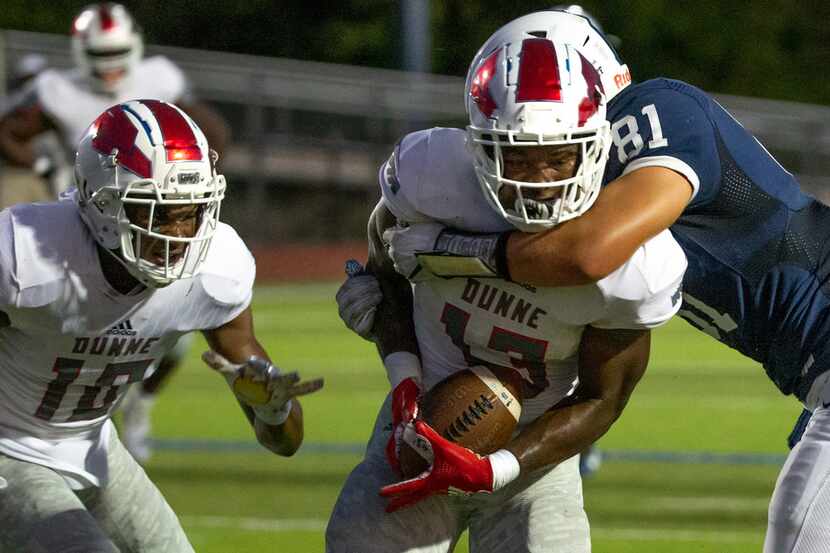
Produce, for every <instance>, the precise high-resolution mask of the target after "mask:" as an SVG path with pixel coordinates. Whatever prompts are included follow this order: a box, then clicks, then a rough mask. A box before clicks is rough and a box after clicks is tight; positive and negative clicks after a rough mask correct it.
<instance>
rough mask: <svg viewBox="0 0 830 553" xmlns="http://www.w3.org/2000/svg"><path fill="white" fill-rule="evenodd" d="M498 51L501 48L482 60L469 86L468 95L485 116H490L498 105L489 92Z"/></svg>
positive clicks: (499, 50)
mask: <svg viewBox="0 0 830 553" xmlns="http://www.w3.org/2000/svg"><path fill="white" fill-rule="evenodd" d="M499 52H501V48H499V49H498V50H496V51H495V52H493V53H492V54H490V55H489V56H487V59H485V60H484V62H483V63H482V64H481V67H479V68H478V71H476V76H475V78H474V79H473V83H472V86H471V87H470V96H471V97H472V99H473V102H475V103H476V105H477V106H478V109H479V111H481V113H482V114H484V116H485V117H490V116H491V115H492V114H493V112H494V111H495V110H496V108H497V107H498V105H496V101H495V100H494V99H493V96H492V94H490V80H491V79H492V78H493V76H494V75H495V73H496V62H497V60H498V57H499Z"/></svg>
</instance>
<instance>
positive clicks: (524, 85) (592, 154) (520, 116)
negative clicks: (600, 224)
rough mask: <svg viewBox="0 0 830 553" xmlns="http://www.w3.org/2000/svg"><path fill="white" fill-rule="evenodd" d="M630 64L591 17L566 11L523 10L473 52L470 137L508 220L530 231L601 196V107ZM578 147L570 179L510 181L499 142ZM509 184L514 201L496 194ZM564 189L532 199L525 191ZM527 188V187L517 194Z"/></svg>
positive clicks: (605, 143) (606, 137)
mask: <svg viewBox="0 0 830 553" xmlns="http://www.w3.org/2000/svg"><path fill="white" fill-rule="evenodd" d="M630 82H631V76H630V73H629V71H628V67H627V66H626V65H624V64H623V63H622V62H621V61H620V60H619V58H618V57H617V54H616V52H615V51H614V49H613V48H612V47H611V46H610V45H609V44H608V42H607V41H606V40H605V38H604V36H603V35H602V34H601V33H599V32H598V31H597V30H596V29H595V28H594V27H593V26H592V25H591V24H590V23H589V21H588V20H587V19H585V18H584V17H582V16H579V15H575V14H571V13H567V12H564V11H543V12H537V13H532V14H529V15H526V16H523V17H520V18H518V19H516V20H514V21H512V22H510V23H508V24H507V25H505V26H504V27H502V28H501V29H499V30H498V31H496V32H495V33H494V34H493V35H492V36H491V37H490V38H489V39H488V40H487V42H485V43H484V46H482V47H481V49H480V50H479V51H478V53H477V54H476V56H475V58H474V59H473V63H472V65H471V66H470V70H469V72H468V73H467V82H466V89H465V90H466V106H467V115H468V116H469V120H470V124H469V125H468V127H467V140H468V146H469V147H470V149H471V151H472V153H473V157H474V166H475V171H476V174H477V176H478V180H479V183H480V184H481V187H482V190H483V191H484V193H485V195H486V197H487V198H488V200H489V201H490V203H491V204H492V205H493V207H494V208H495V209H496V211H498V212H499V213H500V214H501V215H502V216H503V217H504V218H505V219H507V221H509V222H510V223H511V224H513V225H514V226H516V227H517V228H519V229H522V230H525V231H529V232H535V231H540V230H544V229H546V228H549V227H552V226H554V225H556V224H559V223H561V222H563V221H566V220H568V219H572V218H574V217H578V216H579V215H581V214H583V213H584V212H585V211H586V210H587V209H588V208H589V207H591V205H592V204H593V203H594V200H595V199H596V197H597V194H598V193H599V189H600V186H601V184H602V177H603V173H604V171H605V164H606V161H607V158H608V150H609V149H610V146H611V133H610V124H609V122H608V121H607V120H606V105H607V102H608V101H609V100H610V99H611V98H613V97H614V96H615V95H616V94H617V93H618V92H619V91H620V90H622V89H623V88H625V87H626V86H628V84H630ZM564 145H577V146H578V152H579V153H578V158H577V168H576V173H575V175H574V176H573V177H570V178H566V179H561V180H554V181H547V182H525V181H517V180H510V179H508V178H505V176H504V174H503V167H504V163H503V153H504V152H503V149H504V148H505V147H527V146H564ZM504 186H511V187H514V189H515V190H514V191H513V192H514V193H513V194H512V195H506V196H508V197H512V198H515V201H513V202H512V205H504V204H505V202H503V201H502V200H501V199H500V198H499V191H500V190H501V188H502V187H504ZM551 187H556V188H559V189H560V190H561V192H559V193H557V194H556V195H555V196H554V197H555V199H552V200H549V201H536V200H534V199H531V198H530V197H528V196H532V194H527V193H526V192H527V191H528V190H529V189H539V188H551ZM523 191H524V192H525V194H523Z"/></svg>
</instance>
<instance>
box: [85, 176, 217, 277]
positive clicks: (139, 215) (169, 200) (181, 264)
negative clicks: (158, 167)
mask: <svg viewBox="0 0 830 553" xmlns="http://www.w3.org/2000/svg"><path fill="white" fill-rule="evenodd" d="M113 169H114V172H115V173H116V176H115V179H116V182H118V181H117V179H118V176H117V173H118V172H119V171H123V169H121V168H120V167H119V166H118V165H117V164H115V163H113ZM176 169H177V168H176V167H174V168H173V170H171V172H170V174H168V177H167V179H166V180H169V181H170V182H181V181H182V180H183V179H194V178H195V179H198V178H199V173H198V172H188V171H186V170H184V171H176ZM177 173H178V174H177ZM225 187H226V184H225V177H224V176H222V175H214V176H213V178H212V179H210V181H209V182H206V183H201V184H200V185H197V186H188V187H187V190H186V191H184V192H183V191H173V192H170V191H164V190H163V189H162V187H160V186H159V185H158V183H156V181H155V180H153V179H138V180H133V181H132V182H130V183H129V184H128V185H127V186H126V187H125V188H124V189H123V190H119V189H118V187H115V186H113V187H103V188H100V189H98V190H97V191H95V192H94V193H93V194H92V195H91V196H90V203H91V204H92V205H95V206H96V208H95V209H97V210H101V208H104V209H103V210H102V211H103V213H102V215H104V214H105V213H106V212H109V215H108V216H106V215H105V216H106V218H107V219H109V220H110V222H111V224H112V225H113V227H114V229H115V231H116V234H117V238H116V240H115V241H114V243H111V244H102V245H104V246H105V249H107V250H108V251H109V252H110V253H111V254H113V255H114V256H115V257H116V258H117V259H118V260H119V262H121V264H122V265H124V267H125V268H126V269H127V270H128V271H129V273H130V274H131V275H132V276H133V277H134V278H136V279H137V280H138V281H139V282H141V283H142V284H144V285H145V286H150V287H152V288H160V287H164V286H167V285H168V284H170V283H172V282H173V281H174V280H178V279H182V278H189V277H192V276H193V275H194V274H195V273H196V270H197V269H198V267H199V265H200V264H201V263H202V261H204V260H205V257H206V256H207V253H208V249H209V247H210V242H211V239H212V238H213V234H214V233H215V232H216V228H217V226H218V223H219V212H220V206H221V203H222V199H223V198H224V196H225ZM81 197H83V192H81ZM188 207H192V208H194V211H192V212H191V213H190V214H189V215H188V212H189V210H187V208H188ZM168 211H173V212H174V213H176V214H178V215H180V216H182V215H184V216H185V218H187V219H189V218H191V217H192V218H194V221H193V223H191V224H189V225H188V224H185V222H183V221H181V220H179V221H171V220H170V218H169V217H167V216H166V213H167V212H168ZM168 227H169V228H174V227H177V228H178V230H179V232H176V233H175V234H170V233H167V232H165V230H166V229H167V228H168ZM187 227H189V230H190V231H189V232H188V230H185V229H186V228H187ZM183 230H184V232H182V231H183ZM147 257H151V259H147Z"/></svg>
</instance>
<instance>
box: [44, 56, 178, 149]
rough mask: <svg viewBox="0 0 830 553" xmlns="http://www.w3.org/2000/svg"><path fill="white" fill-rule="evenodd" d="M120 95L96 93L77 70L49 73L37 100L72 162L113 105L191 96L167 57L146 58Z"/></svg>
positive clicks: (45, 72)
mask: <svg viewBox="0 0 830 553" xmlns="http://www.w3.org/2000/svg"><path fill="white" fill-rule="evenodd" d="M125 80H126V81H125V82H124V83H123V85H122V86H121V88H120V89H119V91H118V93H117V94H103V93H100V92H96V91H94V90H93V89H92V88H91V87H90V85H89V80H88V79H87V78H86V77H85V76H84V75H83V74H81V73H80V72H79V71H77V70H74V69H69V70H56V69H47V70H46V71H43V72H42V73H40V74H39V75H38V76H37V77H36V78H35V80H34V83H33V92H34V95H35V97H34V100H35V101H36V102H37V104H38V105H39V106H40V108H41V109H42V110H43V112H44V113H45V114H46V116H47V117H48V118H49V119H50V120H51V121H53V122H54V123H55V125H57V127H58V130H59V132H60V134H61V137H62V139H63V142H64V148H65V149H66V152H67V154H68V156H69V158H68V159H71V158H73V157H74V155H75V150H76V149H77V147H78V142H79V141H80V140H81V137H82V136H83V135H84V131H86V129H87V127H89V125H90V124H91V123H92V122H93V121H94V120H95V118H96V117H98V116H99V115H101V114H102V113H103V112H104V111H106V110H107V108H109V107H110V106H112V105H115V104H120V103H123V102H126V101H127V100H135V99H153V100H161V101H164V102H171V103H176V102H178V101H180V100H182V99H184V98H186V95H187V94H188V85H187V79H186V78H185V76H184V74H183V73H182V71H181V70H180V69H179V68H178V67H176V65H174V64H173V62H171V61H170V60H169V59H167V58H165V57H163V56H154V57H150V58H144V59H142V60H141V61H140V62H139V63H137V64H136V65H135V67H133V69H132V71H130V72H129V73H128V74H127V76H126V77H125Z"/></svg>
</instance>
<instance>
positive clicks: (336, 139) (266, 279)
mask: <svg viewBox="0 0 830 553" xmlns="http://www.w3.org/2000/svg"><path fill="white" fill-rule="evenodd" d="M123 3H124V4H125V5H126V6H127V7H128V9H130V11H131V12H132V13H133V14H134V16H135V17H136V19H137V20H138V21H139V22H140V23H141V25H142V26H143V27H144V30H145V38H146V40H147V42H148V43H149V45H148V48H147V53H148V55H152V54H156V53H160V54H164V55H166V56H168V57H170V58H171V59H173V60H174V61H175V62H177V63H178V64H179V65H180V66H181V67H182V68H183V69H184V70H185V72H186V73H187V74H188V76H189V78H190V79H191V83H192V85H193V89H194V91H195V93H196V95H197V96H198V97H199V98H201V99H203V100H205V101H208V102H210V103H211V104H212V105H214V106H215V107H216V108H217V109H218V110H219V111H220V112H221V113H222V114H223V115H224V116H225V117H226V118H227V120H228V122H229V123H230V125H231V128H232V133H233V137H232V144H231V146H230V148H229V150H228V152H227V154H226V156H225V160H224V171H225V173H226V175H227V176H228V181H229V198H228V199H227V201H226V203H225V204H224V205H223V214H224V217H223V218H224V219H225V220H226V221H227V222H229V223H231V224H233V225H234V226H235V227H236V228H237V229H238V230H239V232H240V234H242V236H243V237H244V238H245V239H246V240H247V242H248V243H249V244H250V245H251V247H252V248H253V249H254V251H255V254H256V256H257V262H258V267H259V288H258V290H257V300H256V303H255V306H254V309H255V312H256V324H257V326H258V333H259V334H260V335H261V336H262V337H264V338H265V345H266V347H267V348H268V349H269V351H270V352H271V354H272V357H273V358H274V359H275V360H277V362H278V363H280V364H282V365H284V366H286V367H291V368H296V369H299V370H301V371H302V372H303V374H305V375H308V376H315V375H322V376H325V377H326V378H327V387H326V389H325V390H324V391H323V392H321V393H320V394H318V395H317V396H314V397H311V398H308V399H307V400H306V401H305V402H304V404H305V409H306V420H307V431H306V444H305V446H304V447H303V449H302V450H301V452H300V453H299V454H298V456H297V457H295V458H292V459H287V460H286V459H281V458H277V457H274V456H271V455H268V454H266V453H265V452H264V451H260V450H258V449H257V446H256V444H255V443H254V439H253V437H252V436H251V435H250V431H249V429H248V428H247V425H246V423H245V422H244V421H243V420H242V417H241V415H240V414H239V412H238V409H237V408H236V407H235V405H234V404H233V401H232V399H231V398H230V395H229V394H228V393H227V392H226V391H225V390H224V389H223V387H224V384H223V383H222V382H221V381H220V380H219V379H217V378H216V377H214V376H213V375H209V374H208V373H206V372H205V370H204V369H203V368H202V367H201V366H200V363H199V361H198V353H199V352H200V351H201V347H203V344H198V345H197V346H196V347H194V349H193V351H191V353H190V357H189V359H188V362H187V364H186V366H185V368H184V369H183V370H182V371H181V372H180V373H179V374H177V375H176V376H174V378H173V381H172V382H171V383H170V385H169V386H168V387H167V388H166V389H165V391H164V392H163V395H162V399H161V402H160V405H159V407H158V408H157V409H156V411H155V412H154V423H155V434H154V436H155V438H156V440H157V446H158V453H157V454H156V455H155V456H154V457H153V458H152V460H151V461H150V463H149V464H148V472H149V473H150V474H151V476H152V477H153V478H154V479H155V480H156V481H157V482H158V483H159V485H160V487H161V488H162V490H163V491H164V492H165V494H166V495H167V496H168V498H169V499H170V501H171V503H172V504H173V506H174V508H175V509H176V510H177V512H178V513H179V514H180V515H181V517H182V520H183V522H184V525H185V527H186V529H187V530H188V533H189V535H190V536H191V538H192V540H193V542H194V545H195V547H196V550H197V551H200V552H202V551H204V552H211V553H212V552H234V553H236V552H241V553H244V552H252V553H253V552H259V551H263V550H268V551H287V552H295V551H296V552H305V551H319V550H322V543H323V541H322V533H323V529H324V525H325V521H326V519H327V517H328V513H329V510H330V509H331V506H332V504H333V502H334V499H335V497H336V494H337V491H338V489H339V486H340V484H341V483H342V481H343V478H344V477H345V475H346V474H347V472H348V470H350V468H351V467H352V466H353V465H354V464H355V463H356V462H357V461H358V459H359V456H360V452H361V448H362V444H363V443H364V442H365V440H366V438H367V437H368V433H369V430H370V425H371V422H372V420H373V417H374V414H375V410H376V409H377V406H378V405H379V403H380V401H381V400H382V397H383V395H384V393H385V391H386V388H387V385H386V381H385V377H384V375H383V372H382V369H381V366H380V363H379V362H378V361H377V359H376V356H375V355H374V352H373V350H372V348H371V347H370V346H369V344H367V343H365V342H362V341H361V340H359V339H358V338H355V337H352V336H350V335H349V334H348V333H347V332H346V331H345V329H344V328H343V326H342V323H340V321H339V319H338V317H337V312H336V306H335V303H334V300H333V296H334V291H335V290H336V287H337V284H336V281H337V280H339V279H340V278H341V277H340V275H341V274H342V262H343V261H344V259H345V258H346V257H348V256H357V257H359V258H362V257H363V256H364V253H363V252H364V250H365V246H364V244H363V237H364V233H365V231H364V229H365V221H366V217H367V215H368V213H369V211H370V210H371V207H372V206H373V205H374V202H375V200H376V198H377V196H378V192H377V189H376V184H375V183H376V176H375V175H376V171H377V167H378V165H379V164H380V162H381V161H383V159H384V158H385V157H386V156H388V154H389V151H390V149H391V147H392V145H393V144H394V143H395V141H396V140H397V139H398V138H399V137H400V136H402V135H403V134H405V133H406V132H408V131H410V130H414V129H416V128H422V127H425V126H431V125H447V126H463V125H464V123H465V117H464V107H463V101H462V91H463V75H464V73H465V71H466V67H467V63H468V62H469V60H470V59H472V57H473V55H474V53H475V50H476V49H477V47H478V46H479V45H480V43H481V42H482V41H483V40H484V39H485V38H486V37H487V36H488V35H489V34H490V33H491V32H492V31H493V30H494V29H495V28H497V27H498V26H500V25H501V24H503V23H504V22H506V21H508V20H510V19H511V18H513V17H516V16H519V15H521V14H524V13H527V12H529V11H532V10H535V9H540V8H545V7H548V4H547V3H540V2H529V1H520V0H514V1H513V2H509V3H504V2H495V1H492V0H445V1H442V2H437V1H432V2H427V1H425V0H404V1H400V2H388V1H383V2H381V1H368V0H363V1H358V0H349V1H344V2H340V3H338V4H337V6H336V7H335V6H329V5H326V4H324V3H322V2H307V1H306V2H300V1H286V2H279V3H277V2H271V1H264V0H262V1H259V0H257V1H253V0H252V1H241V2H228V3H221V2H192V1H183V2H173V3H170V2H160V1H156V0H145V1H142V2H123ZM85 4H86V2H71V1H55V2H45V1H40V2H23V1H22V0H6V1H5V2H4V3H3V8H2V10H0V91H3V90H5V84H6V83H7V82H8V80H9V79H10V78H11V76H12V75H11V71H12V68H13V67H14V64H15V62H16V60H18V59H20V57H21V56H23V55H25V54H27V53H40V54H42V55H44V56H45V57H46V59H47V61H48V63H49V65H50V66H53V67H68V66H70V65H71V63H72V62H71V56H70V53H69V48H68V37H67V32H68V28H69V24H70V22H71V20H72V17H73V16H74V15H75V14H76V13H77V11H78V10H79V9H80V8H81V7H82V6H83V5H85ZM551 4H552V3H551ZM582 5H583V6H584V7H585V8H587V9H588V10H589V11H591V12H592V13H594V14H595V15H596V16H597V17H598V18H599V19H600V21H601V22H602V23H603V25H604V26H605V29H606V31H609V32H612V33H614V34H616V35H619V36H620V37H622V39H623V42H622V45H621V47H620V53H621V56H622V57H623V58H624V59H625V60H626V61H627V63H628V64H629V66H630V67H631V68H632V73H633V75H634V77H635V79H637V80H645V79H647V78H650V77H654V76H670V77H673V78H678V79H682V80H686V81H688V82H691V83H693V84H696V85H698V86H700V87H701V88H704V89H706V90H708V91H710V92H712V93H714V94H715V95H716V97H717V98H718V100H719V101H720V102H721V103H722V104H724V105H725V106H726V107H727V109H729V110H730V111H731V112H732V113H733V115H735V117H736V118H737V119H738V120H739V121H740V122H741V123H742V124H744V125H745V126H746V127H747V128H748V129H750V130H751V131H752V132H754V133H755V134H756V135H757V136H758V138H759V139H760V140H761V142H763V144H764V145H765V146H766V147H767V148H768V149H769V150H770V151H771V152H772V153H773V154H774V155H775V156H776V157H777V158H778V159H779V161H781V162H782V164H783V165H784V166H785V167H787V168H788V169H789V170H791V171H792V172H794V173H795V174H797V176H798V178H799V179H800V181H801V182H802V184H803V186H804V188H805V189H807V190H809V191H810V192H811V193H813V194H814V195H816V196H817V197H819V198H821V199H824V200H825V201H828V200H829V199H830V107H827V106H825V105H821V104H828V103H830V81H828V80H827V79H826V77H825V76H824V68H826V67H827V66H828V65H830V48H828V47H827V44H829V43H830V41H829V40H828V39H830V33H828V31H827V30H826V25H825V22H826V21H827V20H828V16H830V4H827V3H819V2H816V3H806V4H805V3H801V4H791V3H785V2H783V1H776V2H770V3H765V4H764V7H763V9H761V7H760V6H758V5H757V3H755V2H751V1H746V0H744V1H733V2H725V1H724V2H715V1H701V2H696V3H695V5H694V9H689V8H688V7H686V8H684V7H681V6H679V5H678V4H676V3H674V2H669V1H667V0H652V1H646V0H634V1H629V2H599V1H597V2H584V3H583V4H582ZM0 171H2V167H0ZM654 342H655V346H654V354H653V361H652V364H651V367H650V369H649V373H648V374H647V376H646V378H645V380H644V382H643V383H642V385H641V387H640V389H639V390H638V391H637V392H636V393H635V397H634V399H633V400H632V403H631V404H630V406H629V408H628V410H627V412H626V414H625V415H624V416H623V418H622V419H621V421H620V422H619V423H618V424H617V425H616V426H615V428H614V429H613V430H612V431H611V433H610V434H609V435H608V436H607V437H605V438H604V439H603V440H602V442H601V445H602V447H603V449H604V451H605V459H606V462H605V465H604V466H603V468H602V470H601V471H600V473H599V474H597V475H596V476H595V477H593V478H591V479H590V480H587V481H586V483H585V495H586V504H587V508H588V511H589V516H590V517H591V519H592V523H593V526H594V538H595V546H594V550H595V551H597V552H600V553H603V552H609V553H610V552H613V553H617V552H623V553H624V552H634V551H636V552H638V553H642V552H655V553H656V552H660V553H685V552H712V553H716V552H717V553H720V552H726V551H729V552H743V551H758V550H759V549H760V546H761V543H762V541H763V531H764V527H765V524H766V505H767V502H768V499H769V494H770V492H771V490H772V487H773V484H774V479H775V476H776V474H777V471H778V468H779V466H780V464H781V462H782V461H783V458H784V454H785V451H786V449H785V437H786V434H787V432H788V430H789V428H790V426H791V424H792V422H793V421H794V420H795V416H796V415H797V413H798V411H799V406H798V405H797V404H796V402H795V401H794V400H792V399H791V398H783V397H781V396H780V395H779V394H778V393H777V392H776V391H775V390H774V388H773V386H771V385H770V384H769V383H768V381H767V379H766V377H765V376H764V374H763V371H762V369H761V368H760V367H759V366H757V365H756V364H754V363H752V362H749V361H748V360H746V359H744V358H742V357H740V356H739V355H737V354H734V353H732V352H731V351H729V350H727V349H726V348H724V347H722V346H720V345H719V344H717V343H715V342H714V341H713V340H709V339H707V337H706V336H704V335H702V334H700V333H697V332H695V331H693V330H692V329H691V327H689V326H688V325H686V324H685V323H683V322H682V321H676V322H673V323H671V324H670V325H669V326H668V327H667V328H665V329H661V330H660V331H658V332H657V333H656V338H655V341H654Z"/></svg>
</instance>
